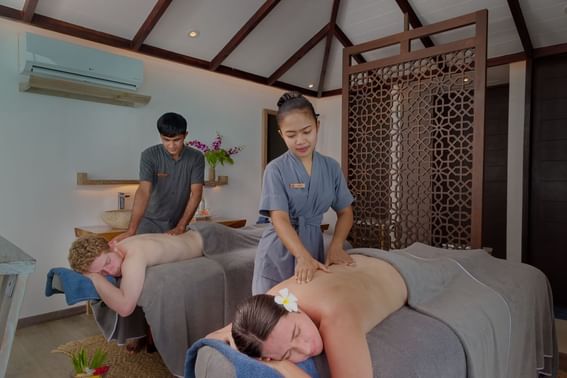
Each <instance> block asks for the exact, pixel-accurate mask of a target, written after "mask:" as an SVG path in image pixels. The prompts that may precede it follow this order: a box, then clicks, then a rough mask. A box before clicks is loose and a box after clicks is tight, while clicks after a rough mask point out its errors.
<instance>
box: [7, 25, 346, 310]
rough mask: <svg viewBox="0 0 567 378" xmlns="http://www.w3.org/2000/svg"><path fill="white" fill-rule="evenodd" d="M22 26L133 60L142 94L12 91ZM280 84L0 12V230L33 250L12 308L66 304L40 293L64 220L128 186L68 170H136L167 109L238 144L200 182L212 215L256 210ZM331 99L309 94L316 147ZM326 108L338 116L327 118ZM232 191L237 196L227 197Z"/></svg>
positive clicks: (65, 234) (106, 204) (69, 222)
mask: <svg viewBox="0 0 567 378" xmlns="http://www.w3.org/2000/svg"><path fill="white" fill-rule="evenodd" d="M23 31H32V32H34V33H38V34H44V35H49V36H53V37H54V38H60V39H65V40H70V41H73V42H75V43H79V44H84V45H88V46H93V47H97V48H100V49H104V50H108V51H112V52H115V53H118V54H123V55H129V56H133V57H136V58H138V59H142V60H143V61H144V65H145V83H144V85H143V87H142V88H141V90H140V92H141V93H143V94H147V95H151V96H152V100H151V102H150V103H149V104H148V105H147V106H144V107H141V108H128V107H120V106H114V105H106V104H99V103H94V102H85V101H79V100H72V99H65V98H60V97H51V96H45V95H38V94H30V93H21V92H19V91H18V81H19V80H20V78H19V75H18V72H17V35H18V33H19V32H23ZM282 93H283V90H278V89H275V88H271V87H267V86H262V85H258V84H254V83H251V82H248V81H244V80H240V79H236V78H232V77H230V76H225V75H220V74H215V73H211V72H208V71H204V70H199V69H195V68H192V67H188V66H183V65H179V64H175V63H171V62H166V61H163V60H159V59H154V58H149V57H145V56H143V55H138V54H135V53H129V52H126V51H123V50H118V49H112V48H109V47H105V46H102V45H97V44H94V43H89V42H85V41H80V40H75V39H73V38H70V37H65V36H62V35H59V34H56V33H51V32H48V31H44V30H42V29H37V28H33V27H31V26H28V25H24V24H20V23H16V22H12V21H7V20H2V19H0V177H1V179H0V235H2V236H3V237H4V238H6V239H8V240H10V241H11V242H12V243H14V244H15V245H17V246H18V247H20V248H21V249H22V250H24V251H25V252H26V253H28V254H29V255H31V256H33V257H34V258H35V259H37V269H36V272H35V273H33V274H32V275H31V277H30V279H29V281H28V287H27V291H26V296H25V299H24V303H23V306H22V310H21V313H20V316H21V317H27V316H33V315H38V314H43V313H47V312H51V311H56V310H60V309H64V308H67V305H66V304H65V302H64V298H63V296H62V295H56V296H52V297H49V298H47V297H45V296H44V287H45V277H46V274H47V272H48V270H49V269H50V268H52V267H55V266H67V260H66V256H67V251H68V248H69V245H70V243H71V242H72V241H73V239H74V237H75V236H74V232H73V228H74V227H76V226H87V225H95V224H102V221H101V220H100V218H99V216H100V213H101V212H102V211H104V210H108V209H114V208H116V206H117V192H119V191H126V192H130V193H133V192H134V191H135V189H136V186H77V185H76V173H77V172H81V171H82V172H88V174H89V175H90V176H92V177H94V178H136V177H137V174H138V160H139V156H140V152H141V151H142V150H143V149H144V148H146V147H148V146H150V145H152V144H156V143H159V136H158V132H157V130H156V120H157V118H158V117H159V116H160V115H161V114H162V113H164V112H167V111H175V112H178V113H181V114H183V115H184V116H186V118H187V119H188V121H189V133H190V135H189V138H191V139H193V138H198V139H200V140H203V139H205V140H209V141H210V140H212V138H213V137H214V135H215V131H217V130H218V131H219V132H220V133H221V134H223V135H224V137H225V143H226V144H225V145H226V146H232V145H237V144H243V145H245V146H246V147H245V149H244V150H243V151H242V152H241V153H240V154H239V155H236V157H235V161H236V163H235V165H234V166H228V167H220V168H217V174H226V175H228V176H229V185H227V186H223V187H219V188H214V189H211V188H207V189H206V190H205V192H206V193H205V194H206V197H207V202H208V205H209V207H210V208H211V210H212V212H213V213H214V214H218V215H222V216H227V217H245V218H247V219H248V222H249V223H252V222H254V221H255V220H256V218H257V204H258V198H259V194H260V181H261V179H260V137H261V132H260V131H261V124H262V109H264V108H271V109H274V108H275V104H276V102H277V99H278V98H279V96H280V95H281V94H282ZM334 101H335V100H334V99H332V98H331V99H324V100H320V101H319V102H320V104H321V108H323V109H321V108H319V103H318V102H317V101H315V106H316V108H318V111H319V112H320V113H322V114H323V113H324V112H326V111H329V112H330V113H329V114H328V115H327V114H323V116H322V118H323V119H324V120H325V123H326V124H327V126H326V127H325V131H324V133H322V136H321V143H320V147H321V150H322V151H324V153H328V154H330V155H332V156H335V157H338V156H339V155H340V152H338V150H335V148H336V147H337V146H338V145H339V144H340V142H337V141H336V140H335V138H336V136H337V135H339V132H338V130H333V128H335V127H340V117H339V116H340V102H339V103H338V104H339V110H338V113H337V110H336V109H334V105H333V102H334ZM335 117H339V118H337V119H336V120H335V119H334V118H335ZM236 199H237V200H236Z"/></svg>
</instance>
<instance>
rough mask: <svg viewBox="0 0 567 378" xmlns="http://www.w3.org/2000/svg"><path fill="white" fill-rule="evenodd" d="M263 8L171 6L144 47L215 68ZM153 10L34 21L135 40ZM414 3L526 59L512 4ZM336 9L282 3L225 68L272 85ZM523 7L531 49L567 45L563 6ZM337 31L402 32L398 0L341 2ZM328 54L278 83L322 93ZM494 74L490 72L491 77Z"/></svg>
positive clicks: (59, 14)
mask: <svg viewBox="0 0 567 378" xmlns="http://www.w3.org/2000/svg"><path fill="white" fill-rule="evenodd" d="M264 2H265V0H190V1H188V0H173V1H172V2H171V4H170V5H169V7H168V8H167V10H166V11H165V13H164V14H163V16H162V17H161V18H160V20H159V21H158V22H157V24H156V25H155V27H154V28H153V30H152V31H151V32H150V34H149V35H148V36H147V38H146V39H145V41H144V44H145V45H150V46H154V47H159V48H160V49H163V50H167V51H171V52H175V53H178V54H182V55H185V56H189V57H192V58H198V59H201V60H203V61H206V62H210V61H212V60H213V58H215V56H216V55H217V54H218V53H219V52H220V51H221V50H222V49H223V47H224V46H225V45H226V44H227V43H228V42H229V41H230V40H231V38H232V37H233V36H234V35H235V34H236V33H237V32H238V31H239V30H240V29H241V28H242V26H243V25H245V24H246V22H247V21H248V20H249V19H250V17H252V15H253V14H254V13H255V12H256V11H257V10H258V9H259V8H260V7H261V6H262V5H263V4H264ZM24 3H25V1H24V0H0V5H1V6H4V7H8V8H13V9H16V10H22V9H23V7H24ZM156 3H157V0H96V1H93V0H38V4H37V7H36V9H35V13H36V14H39V15H43V16H47V17H50V18H52V19H56V20H60V21H64V22H66V23H69V24H74V25H78V26H81V27H84V28H88V29H92V30H95V31H99V32H104V33H107V34H110V35H114V36H117V37H121V38H124V39H126V40H132V39H133V38H134V36H135V35H136V33H137V32H138V30H139V29H140V27H141V26H142V24H143V23H144V21H145V20H146V18H147V17H148V15H149V14H150V12H151V10H152V9H153V7H154V5H155V4H156ZM409 3H410V5H411V6H412V8H413V10H414V11H415V13H416V14H417V16H418V18H419V19H420V21H421V23H422V24H423V25H427V24H431V23H434V22H438V21H442V20H445V19H449V18H452V17H457V16H460V15H463V14H467V13H471V12H474V11H477V10H480V9H488V12H489V13H488V14H489V25H488V57H489V58H493V57H500V56H505V55H509V54H514V53H519V52H522V51H523V47H522V43H521V40H520V37H519V34H518V32H517V29H516V26H515V24H514V20H513V18H512V13H511V11H510V8H509V6H508V1H507V0H409ZM332 4H333V1H332V0H283V1H281V2H279V4H278V5H276V6H275V7H274V9H272V11H271V12H270V13H269V14H268V15H267V16H266V17H265V18H264V19H263V20H262V21H261V22H260V23H259V24H258V26H257V27H256V28H255V29H253V30H252V32H251V33H250V34H248V36H247V37H246V38H245V39H244V40H243V41H242V43H240V44H239V45H238V46H237V48H236V49H235V50H234V51H232V53H231V54H230V55H229V56H228V57H227V58H226V59H225V60H224V61H223V62H222V65H223V66H226V67H230V68H234V69H237V70H240V71H243V72H246V73H251V74H254V75H258V76H261V77H264V78H268V77H270V76H271V75H272V74H273V73H274V72H275V71H276V70H277V69H278V68H279V67H280V66H281V65H282V64H283V63H284V62H286V61H287V60H288V59H289V58H290V57H291V56H293V54H294V53H295V52H296V51H297V50H298V49H299V48H300V47H301V46H303V45H304V44H305V43H306V42H307V41H308V40H309V39H311V38H312V37H313V36H314V35H315V34H316V33H317V32H318V31H319V30H321V28H323V27H324V26H325V25H326V24H327V23H329V21H330V18H331V11H332ZM520 6H521V9H522V12H523V15H524V18H525V21H526V24H527V29H528V32H529V34H530V37H531V42H532V45H533V47H534V48H540V47H546V46H551V45H557V44H565V43H567V1H566V0H561V1H560V0H521V1H520ZM32 24H33V20H32ZM337 25H338V26H339V27H340V28H341V29H342V31H343V32H344V33H345V34H346V36H347V37H348V38H349V39H350V40H351V41H352V42H353V43H354V44H358V43H362V42H367V41H370V40H373V39H377V38H380V37H385V36H388V35H391V34H394V33H398V32H401V31H403V14H402V12H401V10H400V8H399V6H398V5H397V3H396V0H342V1H341V2H340V7H339V12H338V17H337ZM190 30H198V31H199V33H200V35H199V37H198V38H195V39H191V38H188V37H187V33H188V32H189V31H190ZM466 32H467V31H464V32H459V33H457V32H453V33H445V34H443V35H436V36H433V37H432V39H433V41H434V43H435V44H440V43H443V42H446V41H447V40H449V39H450V38H454V36H458V37H460V36H461V35H462V34H463V33H466ZM469 32H470V31H469ZM324 46H325V38H323V39H322V40H321V41H320V42H319V43H318V44H317V45H316V46H315V47H314V48H313V49H312V50H311V51H309V52H308V53H307V54H305V56H304V57H303V58H302V59H301V60H300V61H298V62H297V63H296V64H295V65H293V66H292V67H291V68H290V69H289V70H288V71H287V72H286V73H284V74H283V75H282V76H281V77H280V78H278V80H279V81H280V82H284V83H286V84H291V85H294V86H297V87H301V88H306V89H307V88H308V85H309V84H313V85H314V88H313V89H312V90H314V91H317V88H318V86H319V83H318V81H319V77H320V74H321V66H322V63H323V55H324ZM342 48H343V45H342V44H341V43H340V42H339V41H338V40H337V39H336V38H333V41H332V45H331V52H330V56H329V62H328V66H327V70H326V78H325V83H324V86H323V89H324V90H325V91H328V90H335V89H339V88H340V87H341V83H342V79H341V73H342ZM395 50H396V49H395V48H393V49H390V51H395ZM385 53H387V51H381V52H380V53H369V54H365V57H366V58H370V59H374V58H376V57H379V56H381V54H382V55H383V54H385ZM496 71H498V70H490V71H489V75H490V74H491V72H496ZM500 71H502V70H500ZM502 72H503V71H502Z"/></svg>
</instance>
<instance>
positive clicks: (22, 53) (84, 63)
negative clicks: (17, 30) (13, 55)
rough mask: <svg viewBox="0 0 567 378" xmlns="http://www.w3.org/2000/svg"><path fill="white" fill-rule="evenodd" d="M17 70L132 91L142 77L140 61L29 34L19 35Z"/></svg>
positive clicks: (142, 69) (139, 84)
mask: <svg viewBox="0 0 567 378" xmlns="http://www.w3.org/2000/svg"><path fill="white" fill-rule="evenodd" d="M19 38H20V39H19V68H20V73H22V74H26V75H36V76H42V77H49V78H55V79H61V80H68V81H73V82H83V83H88V84H95V85H97V86H102V87H109V88H113V89H120V90H124V89H125V90H129V91H136V90H137V89H138V88H139V87H140V86H141V85H142V82H143V80H144V64H143V62H142V61H140V60H136V59H132V58H129V57H126V56H120V55H115V54H111V53H108V52H106V51H101V50H97V49H94V48H89V47H85V46H80V45H75V44H72V43H68V42H64V41H60V40H56V39H51V38H47V37H44V36H41V35H37V34H33V33H22V34H21V35H20V37H19Z"/></svg>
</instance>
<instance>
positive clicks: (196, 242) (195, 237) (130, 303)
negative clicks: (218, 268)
mask: <svg viewBox="0 0 567 378" xmlns="http://www.w3.org/2000/svg"><path fill="white" fill-rule="evenodd" d="M116 249H117V251H116V252H117V253H118V254H121V255H122V257H123V261H122V265H121V273H122V281H121V282H120V287H119V288H116V287H115V286H113V285H111V284H110V283H108V281H106V279H104V278H103V277H102V276H101V275H100V274H94V275H92V276H91V279H92V280H93V283H94V284H95V288H96V290H97V292H98V293H99V295H100V296H101V298H102V300H103V301H104V302H105V303H106V304H107V305H108V307H110V308H112V309H113V310H114V311H116V312H118V313H119V314H120V315H122V316H128V315H130V314H131V313H132V311H134V308H135V307H136V302H137V301H138V298H139V297H140V293H141V292H142V288H143V286H144V279H145V277H146V268H147V267H148V266H152V265H158V264H166V263H171V262H176V261H181V260H187V259H190V258H193V257H198V256H202V255H203V239H202V237H201V235H200V234H199V233H198V232H195V231H187V232H185V233H183V234H181V235H168V234H142V235H135V236H131V237H129V238H127V239H124V240H122V241H121V242H119V243H118V244H117V245H116Z"/></svg>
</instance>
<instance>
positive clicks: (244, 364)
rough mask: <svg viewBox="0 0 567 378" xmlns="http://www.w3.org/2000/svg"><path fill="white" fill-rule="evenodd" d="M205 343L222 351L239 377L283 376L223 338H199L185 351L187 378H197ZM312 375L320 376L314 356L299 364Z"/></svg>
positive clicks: (316, 377) (267, 377) (268, 377)
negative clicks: (227, 342)
mask: <svg viewBox="0 0 567 378" xmlns="http://www.w3.org/2000/svg"><path fill="white" fill-rule="evenodd" d="M205 345H208V346H210V347H212V348H215V349H216V350H218V351H219V352H221V353H222V354H223V355H224V356H225V357H226V358H227V359H228V360H229V361H230V362H231V363H232V365H233V366H234V371H235V372H236V377H237V378H253V377H261V378H281V376H282V375H281V374H280V373H279V372H278V371H276V370H275V369H272V368H271V367H269V366H268V365H266V364H263V363H262V362H260V361H258V360H256V359H254V358H251V357H248V356H247V355H245V354H244V353H240V352H239V351H237V350H236V349H233V348H231V347H230V345H228V344H226V343H225V342H223V341H221V340H214V339H200V340H197V341H196V342H195V343H194V344H193V345H191V347H190V348H189V349H187V352H186V353H185V378H195V363H196V362H197V352H199V349H200V348H201V347H203V346H205ZM297 366H299V367H300V368H302V369H303V370H304V371H305V372H306V373H307V374H309V376H310V377H313V378H319V373H318V372H317V368H316V367H315V361H313V359H312V358H310V359H308V360H306V361H303V362H301V363H300V364H298V365H297Z"/></svg>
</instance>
